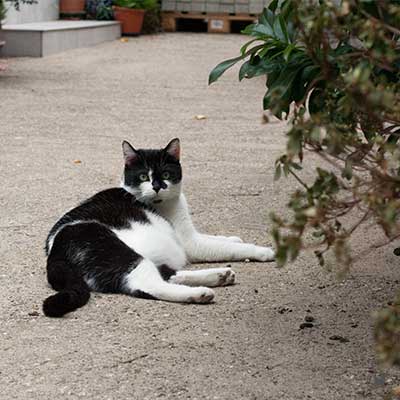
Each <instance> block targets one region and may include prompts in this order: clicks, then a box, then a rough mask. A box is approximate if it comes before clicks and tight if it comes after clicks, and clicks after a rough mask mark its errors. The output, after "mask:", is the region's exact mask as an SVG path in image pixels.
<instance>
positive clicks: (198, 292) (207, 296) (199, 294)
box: [188, 287, 214, 304]
mask: <svg viewBox="0 0 400 400" xmlns="http://www.w3.org/2000/svg"><path fill="white" fill-rule="evenodd" d="M193 292H194V294H193V296H190V298H189V299H188V302H189V303H201V304H205V303H210V302H211V301H212V300H213V298H214V291H213V290H212V289H210V288H206V287H198V288H195V289H193Z"/></svg>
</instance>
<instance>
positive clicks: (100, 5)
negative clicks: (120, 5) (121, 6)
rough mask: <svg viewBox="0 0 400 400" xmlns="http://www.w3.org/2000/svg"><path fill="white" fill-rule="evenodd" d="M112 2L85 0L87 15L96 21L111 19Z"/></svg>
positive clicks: (107, 0)
mask: <svg viewBox="0 0 400 400" xmlns="http://www.w3.org/2000/svg"><path fill="white" fill-rule="evenodd" d="M112 4H113V0H86V12H87V15H88V17H89V18H91V19H96V20H98V21H110V20H113V19H114V15H113V10H112Z"/></svg>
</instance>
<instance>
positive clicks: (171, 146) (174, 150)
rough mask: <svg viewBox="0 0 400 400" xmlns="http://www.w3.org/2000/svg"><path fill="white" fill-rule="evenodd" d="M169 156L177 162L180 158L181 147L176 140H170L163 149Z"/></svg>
mask: <svg viewBox="0 0 400 400" xmlns="http://www.w3.org/2000/svg"><path fill="white" fill-rule="evenodd" d="M164 151H166V152H167V153H168V154H169V155H170V156H172V157H174V158H176V159H177V160H178V161H179V159H180V156H181V145H180V142H179V139H178V138H175V139H172V140H171V141H170V142H169V143H168V144H167V147H166V148H165V149H164Z"/></svg>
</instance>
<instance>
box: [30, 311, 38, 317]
mask: <svg viewBox="0 0 400 400" xmlns="http://www.w3.org/2000/svg"><path fill="white" fill-rule="evenodd" d="M28 315H29V316H30V317H38V316H39V313H38V312H37V311H31V312H29V313H28Z"/></svg>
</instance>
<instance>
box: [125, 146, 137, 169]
mask: <svg viewBox="0 0 400 400" xmlns="http://www.w3.org/2000/svg"><path fill="white" fill-rule="evenodd" d="M122 152H123V153H124V160H125V165H131V164H132V163H133V162H135V160H137V158H138V154H137V152H136V150H135V149H134V148H133V147H132V146H131V145H130V144H129V143H128V142H127V141H126V140H124V141H123V142H122Z"/></svg>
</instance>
